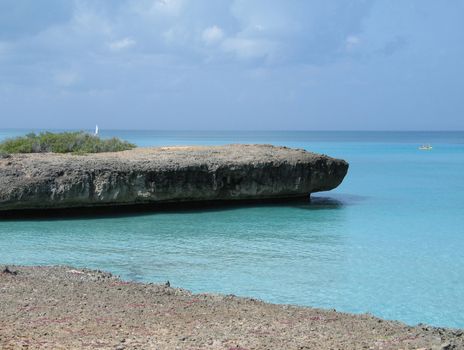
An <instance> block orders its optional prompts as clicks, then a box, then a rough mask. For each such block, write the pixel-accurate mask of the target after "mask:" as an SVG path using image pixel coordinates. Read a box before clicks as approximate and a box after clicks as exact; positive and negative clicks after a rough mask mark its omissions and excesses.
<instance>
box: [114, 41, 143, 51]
mask: <svg viewBox="0 0 464 350" xmlns="http://www.w3.org/2000/svg"><path fill="white" fill-rule="evenodd" d="M136 43H137V42H136V41H135V40H133V39H131V38H124V39H121V40H116V41H113V42H111V43H109V44H108V47H109V48H110V49H111V50H112V51H121V50H124V49H128V48H129V47H132V46H134V45H135V44H136Z"/></svg>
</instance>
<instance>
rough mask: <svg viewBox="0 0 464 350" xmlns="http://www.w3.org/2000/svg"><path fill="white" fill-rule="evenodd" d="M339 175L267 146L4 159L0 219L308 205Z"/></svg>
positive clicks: (329, 163)
mask: <svg viewBox="0 0 464 350" xmlns="http://www.w3.org/2000/svg"><path fill="white" fill-rule="evenodd" d="M347 171H348V163H346V162H345V161H343V160H339V159H334V158H331V157H328V156H325V155H320V154H315V153H310V152H307V151H305V150H301V149H291V148H287V147H276V146H271V145H227V146H208V147H207V146H203V147H200V146H194V147H193V146H192V147H157V148H137V149H133V150H130V151H123V152H115V153H97V154H87V155H73V154H56V153H35V154H15V155H6V156H3V157H1V158H0V212H1V211H4V212H5V211H11V210H22V209H28V210H30V209H50V208H78V207H102V206H107V207H111V206H127V205H138V204H149V203H156V204H159V203H185V202H206V201H239V200H266V199H276V198H296V197H308V196H309V194H310V193H313V192H318V191H327V190H331V189H333V188H335V187H337V186H338V185H339V184H340V183H341V182H342V180H343V178H344V177H345V175H346V173H347Z"/></svg>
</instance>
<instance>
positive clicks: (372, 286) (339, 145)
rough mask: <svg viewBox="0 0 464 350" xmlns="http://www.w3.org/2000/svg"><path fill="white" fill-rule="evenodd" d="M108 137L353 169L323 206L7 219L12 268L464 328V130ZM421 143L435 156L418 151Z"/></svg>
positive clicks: (0, 228)
mask: <svg viewBox="0 0 464 350" xmlns="http://www.w3.org/2000/svg"><path fill="white" fill-rule="evenodd" d="M18 133H24V131H14V130H1V131H0V138H4V137H7V136H12V135H15V134H18ZM102 135H103V136H113V135H117V136H121V137H123V138H125V139H128V140H130V141H133V142H136V143H137V144H139V145H142V146H147V145H166V144H170V145H176V144H178V145H179V144H223V143H239V142H243V143H274V144H282V145H287V146H292V147H301V148H306V149H308V150H312V151H316V152H322V153H326V154H329V155H332V156H336V157H341V158H344V159H346V160H347V161H349V163H350V170H349V174H348V176H347V178H346V179H345V181H344V183H343V184H342V185H341V186H340V187H339V188H338V189H336V190H334V191H331V192H327V193H320V194H316V195H314V197H313V198H314V200H313V202H312V203H292V204H289V205H258V206H244V207H229V208H218V209H217V210H198V211H194V210H189V211H180V212H173V211H170V212H161V213H144V214H143V215H132V216H131V215H126V216H121V217H101V218H95V217H94V218H87V219H72V220H70V219H68V220H27V221H0V263H8V264H47V265H48V264H70V265H74V266H86V267H92V268H99V269H104V270H109V271H112V272H114V273H116V274H119V275H121V276H122V277H123V278H127V279H132V280H137V281H154V282H156V281H165V280H170V281H171V284H172V285H174V286H180V287H183V288H187V289H191V290H193V291H196V292H200V291H201V292H203V291H209V292H221V293H233V294H237V295H243V296H252V297H257V298H261V299H264V300H266V301H271V302H277V303H291V304H300V305H310V306H317V307H324V308H335V309H337V310H341V311H348V312H356V313H362V312H370V313H373V314H375V315H377V316H380V317H384V318H387V319H398V320H402V321H404V322H406V323H409V324H416V323H420V322H422V323H429V324H433V325H439V326H448V327H461V328H463V327H464V302H463V300H464V278H463V277H464V181H463V180H464V132H454V133H446V132H440V133H417V132H414V133H406V132H405V133H372V132H364V133H362V132H168V131H166V132H148V131H143V132H142V131H139V132H138V131H124V132H122V131H107V132H105V131H104V132H103V134H102ZM422 143H431V144H432V145H433V146H434V148H433V150H432V151H419V150H418V149H417V147H418V145H420V144H422Z"/></svg>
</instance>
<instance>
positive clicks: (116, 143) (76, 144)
mask: <svg viewBox="0 0 464 350" xmlns="http://www.w3.org/2000/svg"><path fill="white" fill-rule="evenodd" d="M135 147H136V146H135V145H134V144H132V143H129V142H127V141H123V140H120V139H118V138H115V137H113V138H111V139H101V138H100V137H98V136H95V135H91V134H88V133H86V132H83V131H76V132H62V133H51V132H42V133H40V134H35V133H29V134H27V135H26V136H21V137H16V138H13V139H8V140H5V141H3V142H2V143H0V153H45V152H55V153H77V154H85V153H99V152H119V151H125V150H129V149H132V148H135Z"/></svg>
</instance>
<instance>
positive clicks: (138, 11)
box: [0, 0, 464, 130]
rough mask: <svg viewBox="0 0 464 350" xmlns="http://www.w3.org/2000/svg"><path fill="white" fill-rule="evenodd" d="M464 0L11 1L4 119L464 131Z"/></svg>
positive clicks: (3, 60)
mask: <svg viewBox="0 0 464 350" xmlns="http://www.w3.org/2000/svg"><path fill="white" fill-rule="evenodd" d="M463 18H464V1H461V0H444V1H438V0H435V1H430V0H408V1H402V0H379V1H376V0H371V1H367V0H359V1H352V0H344V1H340V0H320V1H315V0H281V1H273V0H69V1H68V0H41V1H38V0H0V121H1V124H0V128H17V127H26V128H78V129H80V128H92V127H93V126H94V125H95V124H97V123H98V124H99V125H100V128H106V129H112V128H122V129H233V130H241V129H243V130H257V129H260V130H261V129H264V130H279V129H286V130H457V129H459V130H463V129H464V20H463Z"/></svg>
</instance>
